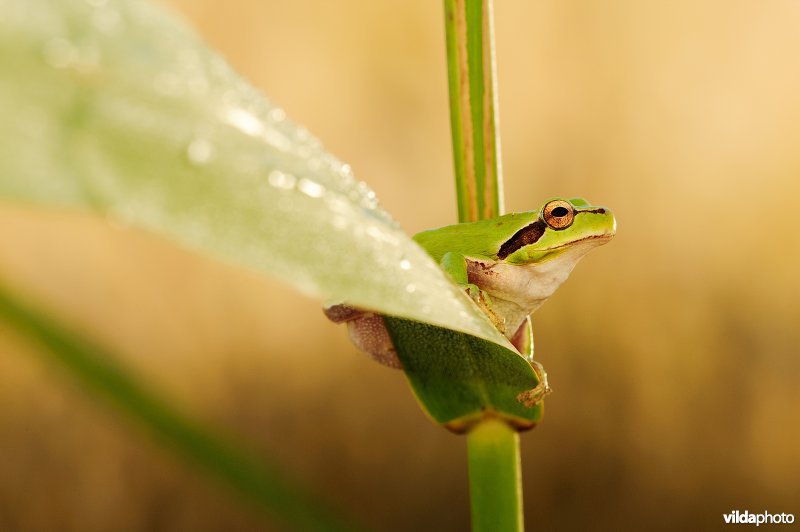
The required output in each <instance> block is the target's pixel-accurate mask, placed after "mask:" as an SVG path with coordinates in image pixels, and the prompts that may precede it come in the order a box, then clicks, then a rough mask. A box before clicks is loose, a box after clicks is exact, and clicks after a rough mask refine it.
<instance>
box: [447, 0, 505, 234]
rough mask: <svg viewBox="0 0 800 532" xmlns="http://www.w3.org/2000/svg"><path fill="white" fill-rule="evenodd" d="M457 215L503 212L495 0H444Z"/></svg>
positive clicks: (468, 217) (475, 216)
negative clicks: (494, 17)
mask: <svg viewBox="0 0 800 532" xmlns="http://www.w3.org/2000/svg"><path fill="white" fill-rule="evenodd" d="M444 7H445V30H446V31H445V33H446V37H447V72H448V81H449V86H450V126H451V130H452V136H453V161H454V164H455V174H456V193H457V196H458V218H459V221H461V222H470V221H475V220H481V219H486V218H493V217H495V216H497V215H499V214H501V213H502V210H503V195H502V168H501V165H500V141H499V137H498V131H499V129H498V124H497V111H496V109H497V97H496V94H497V90H496V85H495V60H494V30H493V22H492V0H445V1H444Z"/></svg>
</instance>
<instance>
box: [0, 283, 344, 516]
mask: <svg viewBox="0 0 800 532" xmlns="http://www.w3.org/2000/svg"><path fill="white" fill-rule="evenodd" d="M0 321H5V322H7V323H8V324H9V325H10V326H11V327H12V328H13V329H14V330H15V331H16V332H17V333H19V334H20V335H21V336H23V337H25V338H27V339H29V340H31V341H33V342H34V343H35V344H38V346H40V347H41V348H42V349H37V352H40V353H42V354H43V355H45V356H47V357H48V362H51V363H55V364H57V365H60V366H61V367H62V368H64V369H65V370H66V371H67V372H68V373H69V374H70V375H71V376H72V377H74V378H75V379H76V380H77V381H78V382H79V383H80V384H81V385H82V387H83V388H85V389H86V390H88V391H90V392H94V393H95V394H97V395H99V396H102V397H103V398H104V399H106V400H108V401H109V403H111V404H112V405H113V406H115V407H116V408H117V410H118V411H119V412H121V413H123V414H125V415H126V416H127V417H129V418H130V419H131V420H133V421H136V422H138V423H139V424H140V425H141V426H143V427H145V428H146V429H149V431H150V432H151V433H152V434H153V435H154V436H156V437H157V438H158V439H159V440H160V442H161V443H162V444H164V445H165V446H166V447H168V448H169V449H170V450H172V451H173V452H175V454H176V455H178V456H180V457H181V458H182V459H184V460H186V461H188V462H189V463H191V465H193V466H195V467H197V468H198V469H199V470H201V471H204V472H205V473H206V474H208V475H209V476H210V477H212V478H215V479H216V480H217V481H219V482H220V483H221V484H223V485H226V486H227V487H228V488H231V489H232V490H234V491H235V492H237V493H238V494H239V495H241V496H243V497H244V498H245V499H247V500H249V502H251V503H253V505H254V506H255V507H256V508H257V509H259V510H261V511H263V512H264V513H266V514H267V515H269V516H270V517H279V518H281V519H282V520H283V521H284V522H286V523H288V524H290V525H292V526H293V527H296V528H298V529H302V530H347V529H351V527H348V526H346V525H345V524H344V523H343V522H342V521H340V519H339V518H338V517H336V516H334V514H333V513H332V512H330V511H329V510H328V509H327V508H326V507H325V505H324V504H321V503H320V501H319V500H318V499H317V498H315V497H313V496H312V495H311V494H309V493H307V492H306V491H305V490H303V489H302V488H300V487H299V486H295V485H294V484H293V483H291V482H289V481H288V480H287V479H285V478H284V477H283V476H282V475H281V474H280V473H279V472H278V471H277V470H275V469H273V468H271V467H268V466H267V465H265V464H264V463H263V461H261V460H258V461H257V460H255V459H253V458H251V457H250V456H249V455H248V454H246V453H244V452H242V451H240V450H239V449H238V448H237V447H236V446H235V445H234V444H232V443H230V442H228V441H226V439H224V438H222V437H220V436H217V435H216V434H214V432H213V431H211V430H209V428H207V427H204V426H203V425H202V424H200V423H198V422H196V421H193V420H191V419H189V418H187V417H186V416H184V415H183V414H181V413H180V412H179V411H178V410H176V409H174V408H173V407H171V406H170V405H169V402H168V401H167V400H166V399H165V398H163V397H160V396H159V394H157V393H156V392H155V391H154V390H152V389H148V387H147V386H146V385H144V384H143V383H142V382H140V381H138V380H137V379H136V378H135V377H133V374H132V373H131V372H130V371H128V370H126V369H125V368H122V367H121V366H120V365H119V364H118V363H116V362H115V360H116V357H114V356H113V355H112V354H111V353H108V352H105V351H103V350H101V349H99V348H97V347H96V346H93V345H91V344H90V343H89V342H87V341H86V340H84V339H83V338H80V337H79V336H77V335H75V334H74V333H72V332H70V331H68V330H67V329H65V328H63V327H62V326H60V325H58V324H56V323H54V322H53V321H52V320H50V319H49V318H47V317H46V316H45V315H44V314H42V313H40V312H39V311H37V310H35V309H33V308H31V307H29V306H27V305H25V304H23V303H22V302H20V301H19V300H18V299H17V298H16V297H15V296H14V295H12V293H11V292H9V291H8V290H6V289H5V287H4V286H3V285H2V284H0Z"/></svg>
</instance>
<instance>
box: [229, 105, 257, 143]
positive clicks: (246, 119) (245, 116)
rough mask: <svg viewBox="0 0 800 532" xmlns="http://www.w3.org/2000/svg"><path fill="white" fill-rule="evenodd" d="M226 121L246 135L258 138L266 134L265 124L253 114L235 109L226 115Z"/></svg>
mask: <svg viewBox="0 0 800 532" xmlns="http://www.w3.org/2000/svg"><path fill="white" fill-rule="evenodd" d="M225 120H226V121H227V122H228V123H229V124H230V125H232V126H233V127H235V128H236V129H238V130H240V131H241V132H243V133H244V134H246V135H250V136H251V137H256V136H258V135H261V134H263V133H264V124H263V123H262V122H261V120H259V119H258V118H256V116H255V115H253V114H252V113H250V112H248V111H245V110H244V109H241V108H237V107H234V108H233V109H228V111H227V112H226V113H225Z"/></svg>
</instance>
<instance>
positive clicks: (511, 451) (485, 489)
mask: <svg viewBox="0 0 800 532" xmlns="http://www.w3.org/2000/svg"><path fill="white" fill-rule="evenodd" d="M467 452H468V455H469V487H470V498H471V503H472V530H473V531H474V532H483V531H487V532H488V531H492V532H507V531H509V532H510V531H514V532H516V531H521V530H522V529H523V519H522V481H521V478H520V459H519V434H518V433H517V432H516V431H515V430H514V429H512V428H511V427H509V426H508V425H507V424H505V423H504V422H502V421H500V420H498V419H487V420H485V421H483V422H481V423H480V424H478V425H477V426H476V427H475V428H473V429H472V430H471V431H470V433H469V434H468V435H467Z"/></svg>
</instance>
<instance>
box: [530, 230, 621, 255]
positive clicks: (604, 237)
mask: <svg viewBox="0 0 800 532" xmlns="http://www.w3.org/2000/svg"><path fill="white" fill-rule="evenodd" d="M614 234H615V232H613V231H612V232H610V233H600V234H598V235H589V236H585V237H583V238H579V239H578V240H573V241H572V242H567V243H565V244H559V245H557V246H553V247H551V248H544V249H542V250H540V251H542V252H547V251H557V250H559V249H564V248H568V247H572V246H574V245H575V244H580V243H581V242H587V241H589V240H605V241H608V240H611V239H612V238H613V237H614ZM602 243H603V242H601V244H602Z"/></svg>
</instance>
